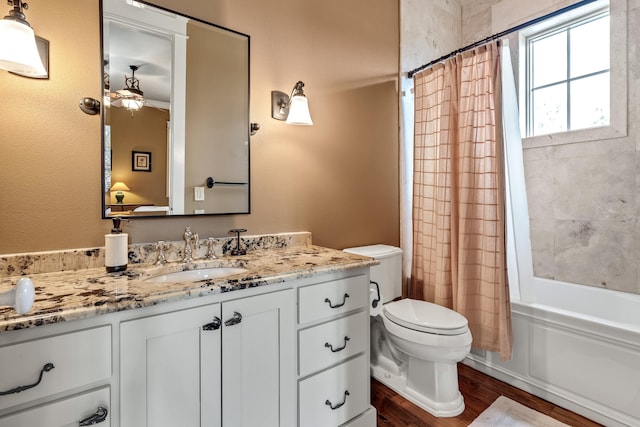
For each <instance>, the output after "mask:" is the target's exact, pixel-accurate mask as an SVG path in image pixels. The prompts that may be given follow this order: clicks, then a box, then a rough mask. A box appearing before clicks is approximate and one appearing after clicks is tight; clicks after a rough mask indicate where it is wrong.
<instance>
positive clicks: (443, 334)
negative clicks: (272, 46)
mask: <svg viewBox="0 0 640 427" xmlns="http://www.w3.org/2000/svg"><path fill="white" fill-rule="evenodd" d="M345 251H346V252H349V253H354V254H358V255H365V256H370V257H372V258H375V259H377V260H378V261H380V265H377V266H374V267H372V268H371V283H372V285H371V286H372V289H373V290H375V292H378V291H379V292H380V298H381V300H382V303H383V306H382V310H381V312H380V313H379V314H377V315H376V314H375V313H372V316H371V374H372V376H373V377H374V378H376V379H377V380H378V381H380V382H382V383H383V384H385V385H386V386H388V387H389V388H391V389H392V390H394V391H395V392H396V393H398V394H400V395H401V396H403V397H405V398H406V399H407V400H410V401H411V402H413V403H415V404H416V405H418V406H419V407H421V408H423V409H424V410H426V411H427V412H429V413H431V414H432V415H434V416H436V417H453V416H456V415H459V414H460V413H462V411H464V399H463V398H462V395H461V394H460V391H459V388H458V370H457V363H458V362H459V361H461V360H463V359H464V358H465V357H466V356H467V354H469V351H470V350H471V341H472V338H471V332H470V331H469V327H468V323H467V319H466V318H465V317H464V316H462V315H461V314H459V313H456V312H455V311H453V310H450V309H448V308H446V307H443V306H439V305H437V304H432V303H429V302H426V301H418V300H412V299H401V300H395V299H396V298H397V297H400V296H401V293H402V291H401V289H402V259H401V258H402V250H401V249H400V248H396V247H393V246H387V245H373V246H361V247H357V248H348V249H345Z"/></svg>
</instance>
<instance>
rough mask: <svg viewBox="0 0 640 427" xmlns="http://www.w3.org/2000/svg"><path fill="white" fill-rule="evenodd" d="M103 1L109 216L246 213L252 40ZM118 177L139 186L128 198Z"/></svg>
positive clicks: (117, 0)
mask: <svg viewBox="0 0 640 427" xmlns="http://www.w3.org/2000/svg"><path fill="white" fill-rule="evenodd" d="M101 4H102V14H103V15H102V16H103V26H102V30H103V34H102V37H103V40H102V41H103V43H102V46H103V49H104V50H103V58H102V60H103V61H102V64H101V65H102V67H101V69H103V73H101V74H102V75H101V79H102V82H103V90H104V93H103V97H104V102H102V105H103V107H104V108H102V114H103V125H104V127H103V166H102V170H103V178H104V180H103V205H102V208H103V218H107V217H109V216H112V215H118V216H127V217H133V218H135V217H158V216H179V215H211V214H217V215H229V214H247V213H249V212H250V193H249V192H250V188H249V187H250V185H249V184H250V180H249V171H250V168H249V133H250V131H252V132H253V131H254V130H255V129H257V126H253V127H251V125H250V122H249V36H247V35H246V34H242V33H238V32H236V31H233V30H229V29H227V28H222V27H220V26H217V25H215V24H211V23H208V22H205V21H202V20H199V19H197V18H193V17H190V16H186V15H182V14H179V13H174V12H171V11H169V10H167V9H163V8H158V7H155V6H153V5H151V4H150V3H147V2H132V1H131V0H102V2H101ZM141 6H142V7H141ZM132 65H133V67H132ZM123 75H124V76H125V77H126V79H127V80H126V81H125V82H124V83H125V84H124V85H123V82H122V78H123V77H122V76H123ZM123 86H124V89H123ZM118 89H120V90H118ZM143 91H144V93H143ZM127 104H132V105H130V107H133V108H138V107H140V108H139V109H138V110H136V112H135V114H131V111H129V110H128V109H126V108H117V107H126V105H127ZM152 166H153V167H152ZM208 176H213V177H215V178H216V179H217V180H219V182H227V183H232V184H228V185H216V186H213V187H212V188H208V187H207V185H206V182H205V178H206V177H208ZM118 181H121V182H126V183H127V186H128V187H130V188H132V189H134V191H132V192H129V193H127V192H125V193H124V194H126V200H125V204H118V203H117V202H118V200H117V198H116V197H115V195H116V193H115V192H112V191H110V189H111V187H112V186H113V184H114V183H115V182H118ZM203 190H204V191H203Z"/></svg>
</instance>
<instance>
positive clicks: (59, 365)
mask: <svg viewBox="0 0 640 427" xmlns="http://www.w3.org/2000/svg"><path fill="white" fill-rule="evenodd" d="M0 360H1V361H2V363H1V364H0V391H7V390H11V389H14V388H16V387H19V386H27V385H31V384H34V383H36V382H37V381H38V377H39V376H40V372H41V371H42V370H43V368H44V366H45V365H46V364H47V363H51V364H53V366H54V368H53V369H51V370H49V371H48V372H44V373H43V374H42V380H41V382H40V384H38V385H37V386H35V387H32V388H29V389H26V390H23V391H21V392H20V393H12V394H7V395H4V396H0V409H4V408H9V407H11V406H14V405H18V404H21V403H25V402H29V401H31V400H34V399H39V398H41V397H46V396H49V395H53V394H55V393H60V392H63V391H66V390H70V389H73V388H75V387H81V386H84V385H87V384H91V383H94V382H96V381H100V380H104V379H106V378H109V377H111V326H110V325H107V326H101V327H98V328H94V329H87V330H84V331H79V332H73V333H69V334H64V335H57V336H54V337H50V338H43V339H38V340H33V341H26V342H22V343H18V344H13V345H7V346H4V347H0Z"/></svg>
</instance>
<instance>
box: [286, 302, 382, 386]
mask: <svg viewBox="0 0 640 427" xmlns="http://www.w3.org/2000/svg"><path fill="white" fill-rule="evenodd" d="M368 322H369V312H367V311H361V312H360V313H357V314H353V315H351V316H347V317H343V318H341V319H338V320H334V321H332V322H328V323H324V324H322V325H318V326H314V327H312V328H309V329H305V330H302V331H300V332H299V336H298V347H299V352H298V354H299V357H300V362H299V364H298V365H299V369H300V376H305V375H309V374H311V373H313V372H316V371H319V370H321V369H324V368H327V367H329V366H331V365H333V364H335V363H339V362H340V361H341V360H344V359H347V358H349V357H351V356H354V355H356V354H358V353H360V352H364V351H366V349H367V343H368V339H367V338H368V330H367V326H368Z"/></svg>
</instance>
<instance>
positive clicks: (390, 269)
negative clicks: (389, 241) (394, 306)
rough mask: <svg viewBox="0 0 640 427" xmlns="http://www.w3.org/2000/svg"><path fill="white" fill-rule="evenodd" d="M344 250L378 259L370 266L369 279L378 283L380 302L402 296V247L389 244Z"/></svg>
mask: <svg viewBox="0 0 640 427" xmlns="http://www.w3.org/2000/svg"><path fill="white" fill-rule="evenodd" d="M344 251H345V252H348V253H351V254H356V255H363V256H368V257H371V258H375V259H376V260H378V261H380V264H379V265H374V266H373V267H371V280H372V281H373V282H376V283H378V285H379V286H380V293H381V294H382V295H381V298H382V302H383V303H385V302H388V301H391V300H393V299H394V298H397V297H401V296H402V249H400V248H396V247H395V246H389V245H370V246H358V247H355V248H346V249H344Z"/></svg>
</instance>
